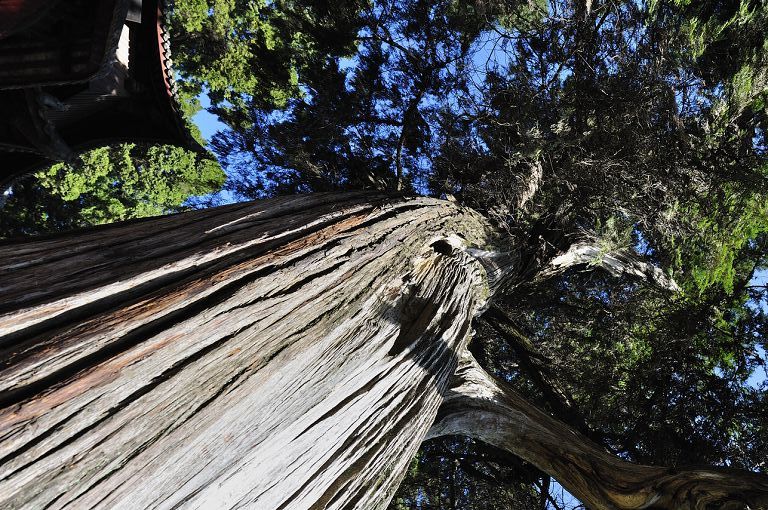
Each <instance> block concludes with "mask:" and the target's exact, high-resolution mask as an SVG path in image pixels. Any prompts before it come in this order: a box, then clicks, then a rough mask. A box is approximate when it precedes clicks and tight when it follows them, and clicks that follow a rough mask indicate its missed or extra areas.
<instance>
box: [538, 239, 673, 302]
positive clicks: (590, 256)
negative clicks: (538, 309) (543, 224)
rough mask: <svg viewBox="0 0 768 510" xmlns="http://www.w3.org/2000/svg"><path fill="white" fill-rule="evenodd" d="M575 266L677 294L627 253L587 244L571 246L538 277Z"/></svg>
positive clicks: (661, 275)
mask: <svg viewBox="0 0 768 510" xmlns="http://www.w3.org/2000/svg"><path fill="white" fill-rule="evenodd" d="M577 266H588V267H599V268H600V269H603V270H604V271H607V272H608V273H609V274H611V275H612V276H616V277H619V276H629V277H632V278H638V279H640V280H644V281H648V282H650V283H651V284H653V285H656V286H657V287H659V288H661V289H664V290H668V291H670V292H677V291H679V290H680V287H679V286H678V285H677V283H676V282H675V281H674V280H673V279H672V278H670V277H669V276H667V275H665V274H664V272H663V271H662V270H661V269H659V268H658V267H655V266H653V265H652V264H649V263H647V262H642V261H640V260H637V259H636V258H635V257H633V256H631V255H629V254H627V253H622V252H611V253H604V252H603V251H602V250H601V249H600V247H598V246H596V245H594V244H591V243H588V242H579V243H575V244H573V245H572V246H571V247H570V248H568V250H567V251H566V252H565V253H563V254H561V255H558V256H557V257H555V258H554V259H552V261H550V263H549V265H548V266H547V267H546V268H545V269H544V270H543V271H542V272H541V273H540V275H539V276H540V277H545V278H546V277H549V276H554V275H556V274H559V273H562V272H563V271H565V270H566V269H569V268H572V267H577Z"/></svg>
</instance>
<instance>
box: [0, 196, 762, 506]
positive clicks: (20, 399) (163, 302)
mask: <svg viewBox="0 0 768 510" xmlns="http://www.w3.org/2000/svg"><path fill="white" fill-rule="evenodd" d="M490 235H491V232H490V230H489V229H488V228H487V225H486V224H485V222H484V221H483V219H482V218H481V217H480V216H479V215H477V214H476V213H473V212H472V211H469V210H466V209H463V208H460V207H457V206H455V205H454V204H451V203H448V202H441V201H437V200H431V199H402V198H399V199H391V198H387V197H383V196H371V195H365V194H346V195H312V196H301V197H291V198H283V199H275V200H270V201H264V202H260V203H251V204H238V205H233V206H227V207H223V208H218V209H212V210H206V211H197V212H193V213H188V214H183V215H177V216H171V217H165V218H159V219H153V220H146V221H136V222H132V223H126V224H122V225H115V226H109V227H105V228H96V229H91V230H87V231H83V232H80V233H75V234H68V235H61V236H54V237H50V238H44V239H39V240H35V241H29V242H11V243H5V244H3V245H0V271H2V274H3V275H4V278H3V280H2V282H1V283H0V348H1V349H2V357H1V358H0V359H2V360H3V361H2V365H0V507H2V508H92V507H97V508H130V509H136V508H155V507H158V508H176V507H185V508H205V509H208V508H235V507H252V508H263V509H276V508H283V509H287V508H290V509H301V508H366V509H368V508H380V507H382V506H384V505H385V504H386V502H387V501H388V500H389V499H390V497H391V495H392V492H393V491H394V489H395V488H396V486H397V484H398V482H399V480H400V478H401V477H402V476H403V473H404V471H405V468H406V467H407V465H408V463H409V460H410V458H411V456H412V455H413V453H414V452H415V451H416V449H417V448H418V445H419V443H420V442H421V441H422V439H423V438H424V436H425V434H426V433H427V431H428V430H429V429H430V426H431V425H432V424H433V422H434V420H435V416H436V414H437V410H438V407H439V406H440V405H441V403H443V396H444V395H446V394H448V395H449V396H448V398H447V400H446V401H445V404H444V407H443V413H442V419H441V421H440V422H438V424H437V425H436V426H435V427H434V428H433V429H432V430H433V433H435V434H439V433H447V432H461V433H466V434H469V435H472V436H474V437H480V438H481V439H485V440H488V441H489V442H491V443H495V444H498V445H500V446H502V447H506V448H509V449H512V450H514V451H515V453H516V454H518V455H520V456H522V457H524V458H528V459H529V460H531V461H532V462H534V463H536V464H537V465H539V466H540V467H542V469H544V470H546V471H548V472H551V473H552V474H554V475H555V476H557V477H559V478H560V477H562V481H563V483H564V484H565V485H566V486H567V487H569V488H571V489H572V490H574V493H575V495H576V496H578V497H582V498H585V501H589V502H591V503H593V504H594V505H595V506H596V507H598V508H600V507H602V508H613V507H617V505H614V506H610V505H609V504H608V503H606V504H605V505H603V503H602V502H603V501H609V502H610V501H612V500H600V499H599V498H595V497H592V494H593V493H594V492H595V490H598V491H599V490H600V489H599V488H598V489H594V488H590V487H587V488H584V487H585V486H588V485H589V483H591V482H594V483H597V484H598V487H599V484H600V483H603V481H602V479H601V478H600V477H597V476H594V477H593V478H590V476H593V474H592V472H589V471H587V472H582V471H579V473H580V474H579V475H578V476H580V477H581V478H578V477H577V478H573V477H569V469H571V468H570V467H568V468H566V469H565V470H563V469H561V468H560V466H561V465H562V466H571V465H574V464H575V465H581V464H580V462H581V461H580V460H579V459H578V458H576V459H574V458H573V457H572V456H573V455H581V454H584V455H587V457H586V459H588V461H589V462H592V461H593V460H594V461H595V462H606V463H607V464H606V466H609V467H608V468H609V469H612V468H613V467H615V465H616V464H615V463H616V462H619V461H616V460H615V459H612V458H611V457H610V456H608V457H605V456H603V457H601V456H596V454H595V452H594V449H595V448H596V447H593V446H592V445H589V444H588V443H584V444H585V445H586V446H583V447H582V448H581V449H578V448H577V449H575V450H573V449H564V450H562V451H560V450H551V449H549V448H550V447H551V446H552V445H551V442H552V441H550V442H549V443H546V444H545V446H542V447H538V446H537V447H533V446H531V447H526V448H527V449H526V448H522V449H520V448H519V445H521V444H522V445H526V444H527V442H528V440H529V439H530V438H529V437H528V436H526V435H522V436H520V437H518V438H517V439H514V435H515V434H517V433H519V432H520V430H518V429H515V428H514V427H513V426H512V425H514V423H512V422H503V420H499V419H496V418H493V419H490V420H486V418H488V417H489V416H490V415H489V414H488V413H490V412H496V413H498V412H501V414H508V410H507V409H506V408H500V407H498V406H497V407H494V406H490V407H494V410H493V411H488V410H487V409H488V408H489V402H492V403H494V405H495V404H497V403H498V402H496V401H493V399H491V400H488V399H486V400H482V399H481V400H482V401H481V404H482V405H481V407H482V409H483V413H486V414H477V413H474V411H476V410H477V408H478V407H477V406H478V404H477V403H478V402H479V401H478V400H477V399H470V400H467V401H466V402H464V404H461V405H459V403H460V402H461V399H460V398H459V397H460V391H459V388H461V386H462V383H459V384H458V385H456V386H455V389H454V390H453V391H451V392H450V393H447V392H448V385H449V382H450V380H451V376H452V375H453V374H454V372H455V369H456V367H457V363H458V359H459V356H460V355H461V353H463V352H465V346H466V343H467V341H468V338H469V336H470V332H471V320H472V318H473V316H474V315H475V314H477V313H478V311H479V310H481V309H482V308H483V307H484V306H485V304H486V300H487V299H488V298H489V296H490V294H491V293H492V292H493V289H494V288H495V287H496V285H497V284H499V282H500V280H499V278H498V275H499V274H500V272H502V269H503V268H504V267H507V266H508V265H509V263H510V262H511V259H510V258H509V257H498V258H493V257H491V256H490V254H489V253H488V252H485V251H483V250H482V249H483V248H487V247H488V243H489V236H490ZM500 264H501V265H502V266H503V267H500ZM458 373H459V374H463V373H466V370H465V371H459V372H458ZM493 391H496V390H493ZM494 395H495V393H494ZM503 402H507V401H506V400H504V401H503ZM510 405H511V404H510ZM519 405H523V403H522V401H521V402H520V403H519ZM526 405H527V404H526ZM461 406H464V409H465V410H466V411H467V412H468V413H469V414H466V415H461V414H460V413H459V410H460V409H459V408H460V407H461ZM507 407H509V405H508V406H507ZM529 408H530V406H529V407H528V408H525V409H529ZM499 409H502V411H499ZM530 409H533V408H530ZM526 412H527V411H526ZM457 413H459V414H457ZM472 413H474V414H472ZM457 416H459V417H461V416H472V417H474V418H476V417H478V416H480V419H476V420H475V421H474V422H473V426H476V427H478V429H477V430H465V429H461V428H460V427H458V425H456V424H457V423H459V422H461V421H462V420H461V419H459V420H457V419H454V417H457ZM526 416H527V419H528V420H529V421H531V423H533V424H535V425H536V426H537V427H538V429H536V430H539V431H545V432H546V431H548V434H549V436H548V437H549V438H550V439H551V438H553V437H554V438H557V437H558V436H559V435H562V434H566V435H568V434H570V431H569V430H568V429H567V428H563V427H562V426H561V425H560V424H558V422H556V421H554V420H552V419H551V418H549V417H548V416H546V415H544V414H542V413H538V414H536V412H533V411H531V412H529V413H528V414H527V415H526ZM464 422H467V420H466V419H464ZM499 423H508V424H509V425H510V427H511V428H509V429H508V430H505V431H503V433H502V431H499V430H498V427H497V429H494V428H493V427H494V426H495V425H498V424H499ZM487 425H490V430H496V432H488V433H487V434H486V433H484V432H482V430H484V429H486V428H487V427H486V426H487ZM529 425H530V426H532V425H531V424H530V423H529ZM542 433H543V432H542ZM494 434H496V435H494ZM504 434H506V436H504ZM502 436H504V437H505V438H506V439H505V440H504V441H502V440H501V439H498V438H499V437H502ZM496 439H498V440H496ZM534 439H536V437H534ZM567 439H568V441H566V443H567V444H569V445H572V444H577V443H578V442H579V441H582V439H581V438H577V436H574V437H570V436H568V438H567ZM532 444H539V443H535V442H534V443H532ZM515 445H517V446H515ZM515 448H518V449H515ZM518 450H519V451H518ZM598 450H599V449H598ZM530 452H533V453H530ZM559 453H563V454H564V455H566V456H567V457H566V458H564V459H562V460H559V461H558V460H557V455H558V454H559ZM537 455H539V456H543V457H541V458H538V457H536V456H537ZM542 458H543V459H544V460H541V459H542ZM584 462H587V460H585V461H584ZM611 462H613V463H611ZM619 464H621V463H619ZM621 465H624V464H621ZM649 469H657V468H649ZM642 472H643V473H651V475H652V476H656V474H657V473H662V471H652V472H651V471H642ZM627 473H630V474H631V473H633V472H632V471H631V470H629V468H627ZM708 473H709V472H705V475H707V476H709V475H708ZM651 475H649V476H651ZM628 476H629V475H628ZM643 476H645V475H643ZM659 476H661V475H659ZM646 478H647V477H646ZM646 478H643V483H644V484H645V485H642V484H641V485H638V486H637V487H639V489H637V490H640V491H643V490H645V489H644V487H645V486H646V485H647V483H646V481H647V480H646ZM572 480H576V482H573V481H572ZM579 480H586V482H584V483H581V482H579ZM633 487H634V486H633ZM755 487H757V486H755ZM632 490H635V489H632ZM580 491H581V492H580ZM590 498H591V499H590ZM633 501H634V500H633ZM659 501H661V500H659ZM610 504H611V505H613V503H610ZM600 505H603V506H600Z"/></svg>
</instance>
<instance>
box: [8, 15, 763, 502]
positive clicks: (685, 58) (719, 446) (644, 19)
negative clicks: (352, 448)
mask: <svg viewBox="0 0 768 510" xmlns="http://www.w3.org/2000/svg"><path fill="white" fill-rule="evenodd" d="M766 26H768V2H765V1H764V0H763V1H760V0H740V1H739V0H732V1H728V0H720V1H704V2H690V1H688V0H674V1H662V0H653V1H650V2H644V1H620V0H592V1H590V0H587V1H586V2H582V1H571V0H566V1H560V0H550V1H541V0H529V1H525V0H522V1H503V0H501V1H499V0H485V1H484V0H399V1H378V0H375V1H370V2H363V1H345V2H333V1H325V2H324V1H320V2H315V1H311V0H300V1H282V0H277V1H274V2H266V1H264V2H250V1H246V0H177V1H176V7H175V12H174V25H173V28H174V35H173V37H174V44H175V49H174V51H175V55H177V56H178V62H177V64H178V69H179V70H180V75H181V78H182V79H183V80H184V90H185V93H186V94H187V96H188V98H189V100H190V101H192V102H194V101H197V97H198V96H199V95H200V94H203V93H205V94H208V96H209V98H210V100H211V107H210V111H211V112H212V113H214V114H216V115H218V117H219V119H220V120H221V122H222V123H223V125H224V128H223V129H222V130H221V131H220V132H219V133H217V134H216V135H215V137H214V139H213V140H212V149H213V150H214V152H215V153H216V155H217V156H218V157H219V159H220V161H221V163H222V165H223V166H224V168H225V169H226V170H227V172H228V175H229V179H228V181H227V183H226V185H225V186H226V189H227V190H228V193H229V195H228V196H232V197H234V198H235V199H238V200H241V199H250V198H257V197H263V196H270V195H276V194H287V193H301V192H312V191H327V190H347V189H379V190H389V191H402V192H406V193H421V194H428V195H433V196H439V197H449V198H453V199H454V200H457V201H458V202H460V203H462V204H465V205H468V206H470V207H472V208H475V209H476V210H478V211H480V212H482V213H483V214H485V215H486V216H487V217H489V218H490V219H492V220H493V221H494V222H495V223H496V225H497V226H498V227H499V229H500V230H502V231H503V232H505V233H506V234H507V241H506V242H507V243H508V247H507V249H509V250H515V251H516V252H519V253H520V255H521V260H523V261H524V267H523V268H522V269H521V271H522V272H523V273H525V272H527V273H528V274H530V275H539V276H538V277H536V278H535V279H533V280H532V281H531V282H529V283H527V284H525V285H519V286H517V287H515V288H511V289H507V290H506V291H505V292H504V294H503V295H502V296H500V297H499V298H498V299H497V301H496V302H495V305H494V306H493V307H492V308H491V309H490V310H489V311H488V312H487V313H486V314H485V315H484V316H483V317H482V318H481V319H480V320H479V321H478V324H477V325H476V330H477V334H476V336H475V339H474V340H473V345H472V346H471V349H472V350H473V352H474V353H475V355H476V357H477V358H478V360H479V361H480V362H481V363H482V364H483V365H484V366H485V367H486V368H487V369H488V370H489V371H490V372H492V373H493V374H494V375H496V376H497V377H499V378H501V379H503V380H505V381H507V382H509V383H510V384H512V385H513V386H514V387H516V388H517V389H518V390H519V391H521V392H522V393H523V394H525V395H526V396H528V397H529V398H530V399H531V400H532V401H533V402H536V403H537V404H538V405H539V406H540V407H542V408H544V409H546V410H547V411H549V412H551V413H552V414H553V415H555V416H557V417H558V418H559V419H561V420H563V421H565V422H567V423H569V424H570V425H572V426H573V427H575V428H577V429H579V430H581V431H582V432H584V433H585V434H586V435H587V436H588V437H590V438H592V439H593V440H595V441H597V442H598V443H600V444H602V445H603V446H604V447H605V448H606V449H608V450H610V451H612V452H614V453H616V454H617V455H620V456H622V457H623V458H626V459H629V460H632V461H637V462H643V463H650V464H662V465H689V464H714V465H722V466H738V467H742V468H745V469H749V470H754V471H759V472H768V465H766V463H765V459H766V458H768V385H766V383H765V375H766V372H765V370H766V369H765V357H766V356H765V350H766V340H765V338H766V333H768V331H767V330H766V328H767V327H768V321H767V320H766V319H767V318H766V310H767V309H766V305H767V304H768V303H766V295H767V294H766V284H767V283H766V280H767V278H766V272H765V270H766V262H767V261H766V256H767V255H768V251H767V250H768V154H767V153H766V129H767V128H768V31H766ZM191 108H192V109H194V105H192V106H191ZM130 150H133V149H130V148H123V149H113V150H111V151H107V152H104V153H94V155H91V156H87V157H84V161H86V159H87V158H94V162H93V163H88V162H86V164H85V166H86V167H88V168H91V169H92V170H87V171H79V172H80V173H78V172H70V173H66V172H62V171H61V168H60V167H57V168H55V169H52V170H50V171H48V172H46V173H43V174H41V175H40V184H39V185H38V187H37V188H35V190H33V191H30V193H32V194H34V193H47V194H48V195H55V196H57V197H58V198H57V200H59V202H57V203H58V204H59V206H58V207H57V208H56V209H55V210H48V211H46V213H45V214H41V213H40V212H39V211H35V210H33V209H30V211H29V212H28V213H27V214H28V215H29V216H28V218H31V219H33V220H34V221H33V222H32V223H34V224H35V225H37V226H32V223H29V221H27V220H26V218H25V221H24V222H21V223H18V224H9V225H8V226H5V224H4V231H6V232H7V231H9V229H13V228H16V229H18V230H19V231H21V232H25V231H27V229H31V230H35V229H40V230H44V229H50V228H54V227H55V228H58V227H62V226H70V225H81V224H84V223H99V222H103V221H113V220H117V219H124V218H128V217H135V216H140V215H145V214H146V213H147V212H150V213H161V212H164V211H167V210H173V209H174V208H176V207H178V206H180V205H181V204H182V202H183V198H181V197H182V195H183V194H185V193H187V192H188V191H189V192H194V193H202V192H205V191H206V190H207V189H210V188H207V186H213V185H214V184H215V183H217V182H219V179H220V177H219V176H218V174H217V173H216V171H215V170H213V168H212V167H209V166H206V165H202V166H200V164H199V163H198V164H192V163H191V162H190V163H188V164H187V163H185V164H184V165H181V166H182V167H183V168H185V170H184V171H183V172H182V174H184V175H186V176H187V177H186V178H184V179H182V181H183V182H184V183H185V184H184V185H182V186H179V185H178V183H177V182H176V181H173V180H170V181H168V180H163V179H164V178H163V177H162V172H159V173H158V172H156V171H155V170H154V169H157V168H161V167H162V165H160V166H157V165H156V164H154V163H152V162H150V161H156V160H155V159H153V158H154V157H155V156H151V155H150V156H148V158H149V159H148V160H147V163H146V164H143V165H141V167H142V169H143V170H142V172H141V173H142V177H140V178H139V179H138V181H136V180H132V178H130V177H125V175H126V174H125V170H124V168H128V167H124V166H121V165H122V164H123V163H121V162H122V161H125V157H124V152H125V151H130ZM121 151H123V152H121ZM164 154H165V153H164ZM157 157H160V156H157ZM162 157H169V158H170V157H181V156H180V155H179V156H172V155H170V154H166V155H165V156H162ZM95 158H103V160H99V161H98V162H96V161H95ZM129 166H130V165H129ZM136 168H138V166H136ZM117 174H119V175H120V176H122V177H120V182H121V183H123V184H121V185H120V186H119V187H120V189H121V195H120V196H115V195H114V194H110V193H105V191H104V190H105V189H107V188H109V187H110V186H111V183H114V182H115V181H114V180H113V179H117V177H115V175H117ZM91 175H92V176H93V178H92V177H89V176H91ZM54 176H59V177H60V179H59V180H58V181H56V184H51V183H53V182H54V181H53V180H52V179H53V177H54ZM150 176H151V177H150ZM145 178H148V179H149V178H151V179H152V182H153V183H155V182H161V183H162V185H161V186H160V187H157V186H155V185H154V184H152V185H149V184H148V183H149V181H146V183H145V181H144V179H145ZM182 181H180V182H182ZM149 189H151V190H153V193H156V194H155V195H142V193H145V192H146V190H149ZM142 190H144V191H142ZM163 190H165V191H163ZM160 195H162V196H160ZM14 196H16V192H14ZM75 196H77V197H79V198H77V199H76V200H75V199H74V197H75ZM73 200H74V201H75V203H76V204H77V205H76V206H75V205H72V201H73ZM94 201H95V202H99V201H101V202H104V201H106V202H108V205H107V206H106V210H108V211H110V213H109V214H108V215H105V213H103V212H97V210H96V209H94ZM6 207H7V206H6ZM103 210H104V209H101V211H103ZM73 214H74V216H72V215H73ZM75 217H76V218H77V219H76V220H73V219H72V218H75ZM577 243H589V244H590V245H593V246H597V247H598V253H599V254H598V255H597V256H596V257H595V258H594V260H592V261H591V262H589V263H586V264H581V265H580V266H577V267H573V268H570V269H569V270H567V271H563V272H552V273H547V272H546V271H544V272H543V273H542V269H543V268H546V267H547V265H548V264H549V263H550V262H551V260H552V258H553V257H554V256H556V255H558V254H560V253H563V252H566V251H567V250H568V248H569V247H571V246H574V245H575V244H577ZM611 254H621V255H622V256H623V257H627V258H631V259H633V260H638V261H643V262H645V263H647V264H651V265H653V266H655V267H656V268H658V269H659V270H660V271H661V272H662V273H663V274H665V275H667V276H668V277H671V278H673V279H674V280H675V281H676V283H677V285H678V286H679V290H677V291H674V292H671V291H670V290H669V289H662V288H658V287H657V286H654V285H652V284H651V283H650V282H648V281H645V280H643V279H638V278H630V277H629V276H628V275H619V276H616V275H610V274H607V273H605V272H603V271H600V270H599V269H598V268H599V266H600V265H601V264H600V262H601V260H600V259H601V258H602V257H606V256H609V255H611ZM542 275H546V276H542ZM576 504H577V503H574V502H573V501H569V500H568V499H567V498H566V499H565V501H564V500H563V498H562V497H560V495H559V492H558V490H557V486H556V484H555V483H554V481H552V480H550V478H549V477H548V476H546V475H545V474H543V473H541V472H540V471H538V470H537V469H536V468H534V467H533V466H530V465H528V464H526V463H524V462H522V461H520V460H518V459H517V458H515V457H513V456H510V455H509V454H505V453H502V452H499V451H496V450H494V449H492V448H490V447H488V446H486V445H481V444H474V443H472V442H470V441H468V440H464V439H461V438H454V439H444V440H439V441H433V442H430V443H426V444H425V445H424V447H423V448H422V450H421V451H420V453H419V455H418V457H417V458H416V459H414V462H413V466H412V469H411V471H410V473H409V475H408V477H407V478H406V480H405V481H404V483H403V484H402V486H401V488H400V491H399V492H398V494H397V496H396V497H395V499H394V500H393V502H392V508H397V509H411V508H413V509H417V508H418V509H431V508H466V509H470V508H475V509H480V508H483V509H485V508H536V507H538V508H547V507H548V508H564V507H570V506H573V505H576Z"/></svg>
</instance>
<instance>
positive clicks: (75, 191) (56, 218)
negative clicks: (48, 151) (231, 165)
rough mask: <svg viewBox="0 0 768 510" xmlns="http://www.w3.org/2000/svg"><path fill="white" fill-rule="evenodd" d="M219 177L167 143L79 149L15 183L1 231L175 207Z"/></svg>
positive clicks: (203, 161) (213, 165) (214, 185)
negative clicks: (70, 158)
mask: <svg viewBox="0 0 768 510" xmlns="http://www.w3.org/2000/svg"><path fill="white" fill-rule="evenodd" d="M224 180H225V174H224V171H223V170H222V169H221V167H220V165H219V164H218V163H217V162H216V161H214V160H211V159H207V158H203V157H201V156H200V155H199V154H196V153H193V152H190V151H187V150H185V149H181V148H179V147H172V146H149V147H144V146H138V145H134V144H123V145H119V146H115V147H102V148H98V149H94V150H92V151H89V152H86V153H84V154H82V155H81V156H80V157H79V159H78V161H77V162H76V163H75V164H73V165H67V164H64V163H58V164H55V165H52V166H51V167H49V168H47V169H45V170H42V171H40V172H37V173H36V174H34V175H32V176H29V177H27V178H24V179H21V180H19V181H17V182H15V183H14V184H13V186H12V188H11V190H12V193H11V195H10V197H9V198H8V199H7V201H6V203H5V205H4V207H3V215H2V220H0V221H1V222H2V223H1V225H2V233H3V235H4V236H9V235H14V234H15V235H18V234H21V233H23V234H30V233H42V232H48V231H56V230H62V229H66V228H74V227H80V226H87V225H99V224H103V223H112V222H116V221H122V220H127V219H131V218H143V217H147V216H157V215H161V214H167V213H169V212H175V211H179V210H182V209H183V208H184V203H185V202H186V201H187V200H188V199H189V198H191V197H194V196H196V195H203V194H206V193H212V192H214V191H216V190H218V189H220V188H221V186H222V184H223V183H224Z"/></svg>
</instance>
